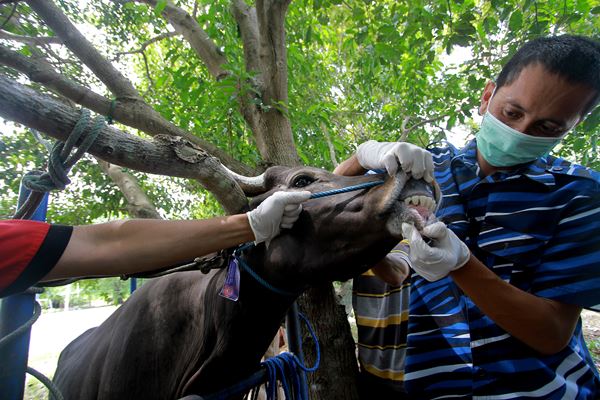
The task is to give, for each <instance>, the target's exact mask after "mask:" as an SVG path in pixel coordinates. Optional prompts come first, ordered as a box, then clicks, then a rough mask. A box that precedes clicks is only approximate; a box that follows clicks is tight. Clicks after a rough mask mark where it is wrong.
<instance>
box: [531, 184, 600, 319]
mask: <svg viewBox="0 0 600 400" xmlns="http://www.w3.org/2000/svg"><path fill="white" fill-rule="evenodd" d="M578 197H579V198H575V199H573V200H572V201H571V204H570V205H569V206H568V208H567V211H566V212H565V213H563V215H562V216H561V219H560V221H559V222H558V224H557V227H556V230H555V233H554V236H553V238H552V239H551V240H550V241H549V242H548V243H547V245H546V246H545V250H544V252H543V254H542V261H541V264H540V265H539V267H538V268H537V270H536V271H535V275H534V279H533V282H532V287H531V291H532V292H533V293H534V294H536V295H538V296H540V297H545V298H549V299H553V300H557V301H560V302H563V303H567V304H575V305H578V306H580V307H584V308H590V307H594V306H597V305H599V304H600V194H598V193H596V194H594V195H592V196H578Z"/></svg>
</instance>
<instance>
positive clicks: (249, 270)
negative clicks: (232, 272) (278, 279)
mask: <svg viewBox="0 0 600 400" xmlns="http://www.w3.org/2000/svg"><path fill="white" fill-rule="evenodd" d="M233 256H234V257H235V258H236V260H238V263H239V265H240V267H242V269H243V270H244V271H246V272H247V273H249V274H250V276H251V277H253V278H254V280H255V281H257V282H258V283H260V284H261V285H263V286H264V287H266V288H267V289H269V290H270V291H272V292H273V293H277V294H278V295H280V296H285V297H298V295H299V293H292V292H288V291H286V290H283V289H279V288H276V287H275V286H273V285H271V284H270V283H269V282H267V281H266V280H264V278H262V277H261V276H260V275H258V274H257V273H256V272H255V271H254V270H253V269H252V268H250V266H249V265H248V264H246V261H244V259H243V258H242V257H240V256H239V255H238V254H237V250H236V251H235V252H234V253H233Z"/></svg>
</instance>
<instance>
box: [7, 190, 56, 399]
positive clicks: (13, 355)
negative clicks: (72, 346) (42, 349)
mask: <svg viewBox="0 0 600 400" xmlns="http://www.w3.org/2000/svg"><path fill="white" fill-rule="evenodd" d="M27 196H29V190H28V189H27V188H25V187H24V186H23V185H22V184H21V188H20V191H19V201H18V207H20V206H21V204H23V203H24V202H25V200H26V199H27ZM47 210H48V193H46V194H45V196H44V198H43V200H42V202H41V203H40V205H39V207H38V208H37V209H36V211H35V213H34V214H33V216H32V217H31V219H33V220H36V221H45V220H46V211H47ZM34 303H35V295H34V294H16V295H14V296H9V297H6V298H4V299H2V300H0V337H5V336H6V335H8V334H10V333H11V332H13V331H14V330H15V329H17V328H18V327H20V326H21V325H23V324H24V323H25V322H27V321H28V320H29V319H30V318H31V316H32V315H33V305H34ZM30 336H31V330H29V331H27V332H26V333H24V334H22V335H21V336H19V337H18V338H15V339H14V340H13V341H12V343H11V344H9V345H7V346H4V348H1V349H0V398H2V399H3V400H21V399H23V395H24V392H25V371H26V370H27V358H28V357H29V339H30Z"/></svg>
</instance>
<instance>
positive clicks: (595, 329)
mask: <svg viewBox="0 0 600 400" xmlns="http://www.w3.org/2000/svg"><path fill="white" fill-rule="evenodd" d="M114 310H115V307H99V308H90V309H85V310H71V311H68V312H44V313H43V314H42V316H41V317H40V319H39V320H38V321H37V322H36V323H35V325H34V326H33V329H32V333H31V345H30V350H29V365H30V366H31V367H33V368H35V369H37V370H38V371H40V372H42V373H44V374H45V375H46V376H52V374H53V373H54V369H55V368H56V362H57V360H58V355H59V353H60V351H61V350H62V349H63V348H64V347H65V346H66V345H67V344H68V343H69V342H71V341H72V340H73V339H75V338H76V337H77V336H79V335H80V334H82V333H83V332H85V331H86V330H87V329H89V328H91V327H94V326H97V325H99V324H100V323H101V322H102V321H104V320H105V319H106V318H108V316H109V315H110V314H111V313H112V312H113V311H114ZM582 320H583V330H584V334H585V337H586V340H587V343H588V347H589V349H590V350H591V352H592V354H593V356H594V359H595V362H596V367H597V368H598V369H600V312H592V311H585V310H584V311H583V312H582ZM46 393H47V391H46V389H45V388H44V387H43V386H42V384H40V383H39V382H38V381H37V380H36V379H35V378H33V377H30V376H27V382H26V388H25V397H24V400H41V399H46V398H47V395H46Z"/></svg>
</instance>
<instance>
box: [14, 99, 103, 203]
mask: <svg viewBox="0 0 600 400" xmlns="http://www.w3.org/2000/svg"><path fill="white" fill-rule="evenodd" d="M104 124H105V121H104V117H102V116H97V117H96V118H94V120H93V121H91V113H90V111H89V110H87V109H85V108H84V109H82V110H81V116H80V117H79V120H78V121H77V123H76V124H75V127H73V130H72V131H71V134H70V135H69V137H68V138H67V140H66V141H65V142H62V141H57V142H56V143H54V146H52V150H51V151H50V159H49V161H48V172H40V171H33V172H32V173H30V174H28V175H26V176H25V177H23V185H25V187H26V188H27V189H29V190H32V191H35V192H49V191H51V190H55V189H59V190H63V189H64V188H65V187H66V186H67V185H68V184H69V183H71V180H70V179H69V177H68V176H67V174H68V173H69V171H70V170H71V168H72V167H73V165H75V163H76V162H77V161H78V160H79V159H80V158H81V157H82V156H83V154H84V153H85V152H86V151H88V150H89V149H90V147H91V146H92V144H93V143H94V141H95V140H96V138H97V137H98V135H99V133H100V131H101V130H102V128H103V127H104ZM90 125H91V127H90ZM80 139H81V143H80V144H79V146H77V150H76V151H75V152H74V153H73V154H71V153H72V152H73V149H74V148H75V146H76V144H77V142H79V140H80Z"/></svg>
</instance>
